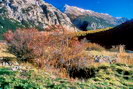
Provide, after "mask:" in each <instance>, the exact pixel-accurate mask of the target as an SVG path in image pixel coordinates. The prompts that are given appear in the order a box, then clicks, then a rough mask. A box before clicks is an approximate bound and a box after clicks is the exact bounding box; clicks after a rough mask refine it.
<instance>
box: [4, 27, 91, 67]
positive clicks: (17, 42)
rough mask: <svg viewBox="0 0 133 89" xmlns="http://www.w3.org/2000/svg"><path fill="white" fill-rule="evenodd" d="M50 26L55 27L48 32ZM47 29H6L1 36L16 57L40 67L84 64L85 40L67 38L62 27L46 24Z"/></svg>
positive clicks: (86, 56) (85, 58) (85, 56)
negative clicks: (41, 30) (13, 30)
mask: <svg viewBox="0 0 133 89" xmlns="http://www.w3.org/2000/svg"><path fill="white" fill-rule="evenodd" d="M50 29H54V30H52V31H51V32H48V31H49V30H50ZM46 30H47V31H43V32H40V31H38V30H37V29H18V30H16V31H15V32H12V31H8V32H7V33H5V34H4V36H5V39H6V40H7V43H8V45H9V51H10V52H11V53H13V54H14V55H16V56H17V57H18V59H19V60H21V61H28V62H32V63H34V64H37V65H38V66H39V67H49V66H53V67H56V68H59V67H62V68H70V66H83V65H84V63H87V62H86V60H87V59H89V57H88V55H86V54H85V53H84V51H85V49H86V47H85V45H84V42H79V41H78V39H77V38H76V37H69V36H68V34H67V32H66V28H64V27H62V26H51V27H50V26H49V27H48V28H47V29H46ZM61 30H62V31H61ZM58 31H61V32H58ZM82 64H83V65H82Z"/></svg>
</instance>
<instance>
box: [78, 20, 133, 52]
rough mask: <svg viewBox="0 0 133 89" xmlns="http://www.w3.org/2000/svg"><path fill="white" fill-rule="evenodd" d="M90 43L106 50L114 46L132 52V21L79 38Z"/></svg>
mask: <svg viewBox="0 0 133 89" xmlns="http://www.w3.org/2000/svg"><path fill="white" fill-rule="evenodd" d="M83 38H87V39H88V40H89V41H90V42H94V43H98V44H100V45H102V46H104V47H106V48H111V47H112V46H114V45H125V47H126V49H129V50H133V20H130V21H127V22H125V23H123V24H121V25H119V26H117V27H114V28H112V29H110V30H107V31H103V32H97V33H92V34H87V35H86V36H80V37H79V39H80V40H81V39H83Z"/></svg>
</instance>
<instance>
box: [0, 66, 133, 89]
mask: <svg viewBox="0 0 133 89" xmlns="http://www.w3.org/2000/svg"><path fill="white" fill-rule="evenodd" d="M94 70H95V72H96V75H95V77H92V78H90V79H88V80H84V81H80V80H79V81H77V82H71V81H69V80H68V79H62V78H52V77H51V76H52V75H50V74H48V73H46V72H44V71H43V70H41V71H34V70H29V71H23V72H20V71H12V70H11V69H10V68H0V88H4V89H132V88H133V66H129V65H125V64H112V65H101V66H99V67H97V68H94Z"/></svg>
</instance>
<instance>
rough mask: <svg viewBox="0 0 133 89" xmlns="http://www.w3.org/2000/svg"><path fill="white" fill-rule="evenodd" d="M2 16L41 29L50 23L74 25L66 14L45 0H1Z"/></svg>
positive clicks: (0, 12)
mask: <svg viewBox="0 0 133 89" xmlns="http://www.w3.org/2000/svg"><path fill="white" fill-rule="evenodd" d="M0 16H2V17H6V18H9V19H14V20H16V21H18V22H20V23H22V24H27V23H28V24H30V26H31V27H32V26H33V25H34V26H38V27H39V28H41V29H44V28H46V27H47V26H48V25H66V26H69V27H71V25H72V23H71V21H70V19H69V18H68V17H67V15H66V14H64V13H62V12H61V11H60V10H58V9H57V8H55V7H54V6H52V5H51V4H49V3H47V2H45V1H43V0H0Z"/></svg>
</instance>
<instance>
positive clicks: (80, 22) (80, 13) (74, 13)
mask: <svg viewBox="0 0 133 89" xmlns="http://www.w3.org/2000/svg"><path fill="white" fill-rule="evenodd" d="M65 13H66V14H67V15H68V17H70V19H71V21H72V22H73V24H75V25H76V26H77V27H78V28H80V29H82V30H93V29H94V30H95V29H100V28H107V27H114V26H117V25H119V24H121V23H124V22H126V21H127V20H128V19H127V18H124V17H113V16H111V15H109V14H107V13H98V12H95V11H92V10H85V9H82V8H79V7H76V6H69V5H65Z"/></svg>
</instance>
